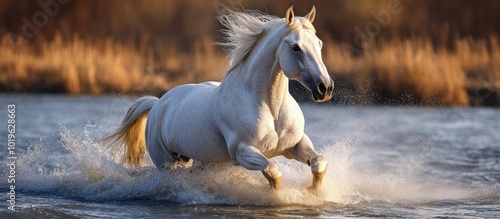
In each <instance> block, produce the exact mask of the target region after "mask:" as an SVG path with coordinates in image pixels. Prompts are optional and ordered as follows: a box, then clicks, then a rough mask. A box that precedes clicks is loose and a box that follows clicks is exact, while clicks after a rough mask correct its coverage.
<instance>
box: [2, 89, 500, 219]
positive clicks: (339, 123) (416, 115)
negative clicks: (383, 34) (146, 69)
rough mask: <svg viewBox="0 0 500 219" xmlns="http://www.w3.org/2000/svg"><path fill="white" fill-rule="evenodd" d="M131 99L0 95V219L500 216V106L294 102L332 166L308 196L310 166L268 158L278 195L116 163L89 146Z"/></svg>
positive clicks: (228, 177) (208, 169)
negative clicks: (275, 170)
mask: <svg viewBox="0 0 500 219" xmlns="http://www.w3.org/2000/svg"><path fill="white" fill-rule="evenodd" d="M136 98H137V97H128V96H61V95H32V94H30V95H23V94H19V95H7V94H0V102H1V108H0V141H1V142H2V143H1V144H0V145H1V147H0V158H1V161H2V162H1V163H2V167H1V173H2V174H1V176H2V179H1V180H0V191H1V194H2V195H0V197H1V199H2V204H1V205H0V218H94V217H104V218H139V217H140V218H157V217H162V218H165V217H167V218H220V217H226V218H261V217H269V218H315V217H317V218H332V217H333V218H338V217H364V218H365V217H397V218H400V217H410V218H422V217H425V218H430V217H456V218H495V217H497V218H498V217H500V201H499V200H500V109H499V108H423V107H383V106H382V107H381V106H338V105H328V104H313V103H304V104H301V107H302V110H303V113H304V116H305V118H306V133H307V134H308V135H309V136H310V138H311V140H312V141H313V143H314V144H315V147H316V149H317V151H319V152H321V153H322V154H323V155H325V156H326V157H327V159H328V161H329V169H328V172H327V175H326V177H325V181H324V184H323V186H322V188H321V190H320V191H319V193H318V194H312V193H310V192H309V191H307V190H306V188H307V186H308V184H309V183H310V181H311V174H310V172H309V168H308V167H307V166H306V165H303V164H300V163H298V162H296V161H292V160H287V159H285V158H274V160H275V161H276V162H277V163H278V165H279V167H280V170H281V172H282V173H283V180H282V183H283V188H282V189H281V190H279V191H271V190H270V189H269V188H268V187H269V186H268V184H267V181H266V180H265V178H264V177H263V176H262V174H260V172H257V171H248V170H246V169H243V168H242V167H234V166H232V165H231V164H217V165H206V166H204V167H203V168H196V169H176V170H170V171H160V170H157V169H156V168H155V167H154V166H153V165H152V164H151V162H150V163H149V165H148V166H146V167H143V168H139V169H128V168H125V167H123V166H122V165H120V164H117V163H115V162H114V161H113V159H112V156H111V155H110V151H109V149H107V148H104V146H102V145H101V144H100V143H99V142H98V141H97V140H98V139H99V138H101V137H102V136H104V135H105V134H107V133H109V132H110V131H111V130H113V129H114V128H116V127H117V126H118V125H119V123H120V121H121V120H122V118H123V116H124V114H125V112H126V110H127V109H128V107H129V106H130V105H132V103H133V101H134V100H135V99H136ZM10 104H13V105H15V121H11V122H15V136H14V137H15V138H16V142H15V147H14V148H10V149H11V150H9V148H8V131H9V130H11V129H12V127H10V128H7V127H8V122H9V121H8V120H7V118H8V116H9V115H10V114H12V113H9V112H8V105H10ZM11 137H12V136H11ZM9 153H11V154H10V155H9ZM13 157H15V158H13ZM13 163H14V164H13ZM12 169H14V170H13V171H14V172H13V171H12ZM12 174H14V175H12ZM12 178H14V179H15V182H9V179H12ZM11 186H15V188H14V189H11ZM13 192H14V193H15V195H14V197H13V196H11V195H9V194H7V193H13ZM11 198H15V204H14V205H15V206H13V205H12V203H9V201H10V202H12V199H11ZM9 207H10V209H9ZM12 209H14V210H15V212H13V211H12Z"/></svg>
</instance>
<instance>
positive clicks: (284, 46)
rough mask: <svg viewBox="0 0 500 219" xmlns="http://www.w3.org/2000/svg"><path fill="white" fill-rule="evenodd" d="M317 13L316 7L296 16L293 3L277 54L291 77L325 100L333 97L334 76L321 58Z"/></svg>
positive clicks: (316, 97) (317, 97)
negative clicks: (317, 32)
mask: <svg viewBox="0 0 500 219" xmlns="http://www.w3.org/2000/svg"><path fill="white" fill-rule="evenodd" d="M315 15H316V9H315V8H314V7H313V8H312V10H311V12H309V14H307V15H306V16H305V17H294V14H293V7H290V8H289V9H288V10H287V12H286V17H285V22H286V30H285V35H284V37H283V40H282V42H281V44H280V46H279V47H278V51H277V58H278V60H279V64H280V66H281V69H282V70H283V73H284V74H285V75H286V76H287V77H288V78H290V79H292V80H297V81H299V82H300V83H301V84H302V85H304V86H305V87H306V88H307V89H309V90H310V91H311V92H312V95H313V98H314V100H315V101H316V102H324V101H328V100H330V99H331V98H332V92H333V80H332V79H331V78H330V75H329V74H328V71H327V70H326V67H325V64H324V63H323V60H322V58H321V47H322V44H323V43H322V42H321V40H320V39H319V38H318V37H317V36H316V33H315V32H316V31H315V30H314V27H313V26H312V22H313V20H314V17H315Z"/></svg>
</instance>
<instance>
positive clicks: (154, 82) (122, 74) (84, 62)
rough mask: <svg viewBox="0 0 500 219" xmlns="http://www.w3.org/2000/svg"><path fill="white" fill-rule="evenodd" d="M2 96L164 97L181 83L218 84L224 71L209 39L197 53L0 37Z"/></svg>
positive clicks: (109, 42) (198, 45) (108, 43)
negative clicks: (7, 93) (158, 52)
mask: <svg viewBox="0 0 500 219" xmlns="http://www.w3.org/2000/svg"><path fill="white" fill-rule="evenodd" d="M0 47H1V48H0V57H1V59H0V91H16V92H56V93H70V94H76V93H92V94H100V93H136V94H138V93H160V92H164V91H166V90H168V89H170V88H172V87H174V86H177V85H179V84H183V83H190V82H198V81H205V80H220V79H221V77H222V75H223V73H222V72H223V70H224V69H225V67H226V64H225V58H224V56H223V55H222V54H216V52H215V51H214V49H213V48H212V46H211V45H210V46H209V43H207V40H205V41H201V42H198V43H196V46H195V53H194V54H187V53H182V52H178V51H175V50H165V51H162V57H161V58H158V59H156V60H152V59H150V58H148V54H150V53H152V51H151V50H148V49H145V50H143V51H139V50H137V49H134V47H130V46H124V45H122V44H120V43H115V42H113V41H112V40H109V39H108V40H105V41H97V42H95V43H89V42H86V41H84V40H82V39H80V38H78V37H74V38H73V40H72V41H62V40H61V37H60V36H56V37H55V40H53V41H46V42H43V43H40V44H39V47H38V48H35V47H34V46H32V45H30V44H29V42H26V41H25V40H23V39H18V40H14V39H13V38H12V37H10V36H9V35H5V36H3V37H2V42H1V45H0Z"/></svg>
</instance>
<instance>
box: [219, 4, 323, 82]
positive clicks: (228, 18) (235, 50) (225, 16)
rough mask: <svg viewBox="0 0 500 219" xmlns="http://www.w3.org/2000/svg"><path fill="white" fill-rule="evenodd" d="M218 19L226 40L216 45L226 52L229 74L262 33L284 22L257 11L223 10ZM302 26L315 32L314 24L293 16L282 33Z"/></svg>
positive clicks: (227, 72) (287, 32)
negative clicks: (292, 19)
mask: <svg viewBox="0 0 500 219" xmlns="http://www.w3.org/2000/svg"><path fill="white" fill-rule="evenodd" d="M219 21H220V22H221V23H222V25H224V26H225V27H226V28H227V29H226V30H222V31H221V32H222V33H223V34H224V35H225V37H226V42H220V43H218V45H222V46H224V48H225V50H226V51H227V53H228V59H229V68H228V70H227V71H226V74H229V73H230V72H231V70H233V69H234V68H235V67H236V66H238V65H239V64H240V63H241V62H243V60H244V58H245V56H246V55H247V54H248V53H249V52H250V51H251V50H252V48H253V47H254V45H255V44H256V42H257V41H258V40H259V39H260V38H261V36H262V35H264V34H265V33H267V32H269V31H268V30H270V29H271V28H276V27H277V26H278V25H279V24H285V20H284V19H282V18H278V17H274V16H271V15H266V14H263V13H262V12H259V11H245V12H241V11H233V10H224V11H223V12H222V13H221V14H220V15H219ZM302 27H303V28H306V29H310V30H312V31H314V32H316V30H315V29H314V26H313V25H312V24H311V22H309V21H308V20H307V19H303V18H295V19H294V21H293V22H292V23H291V24H290V25H289V26H288V28H287V29H286V31H285V33H284V34H289V33H291V32H294V31H297V30H299V29H300V28H302Z"/></svg>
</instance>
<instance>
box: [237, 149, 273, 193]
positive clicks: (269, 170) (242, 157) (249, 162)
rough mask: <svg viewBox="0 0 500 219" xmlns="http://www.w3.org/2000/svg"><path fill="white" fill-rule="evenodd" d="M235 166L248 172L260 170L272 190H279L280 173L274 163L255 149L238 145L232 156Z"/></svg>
mask: <svg viewBox="0 0 500 219" xmlns="http://www.w3.org/2000/svg"><path fill="white" fill-rule="evenodd" d="M234 159H235V160H233V162H234V161H236V162H235V164H238V165H241V166H243V167H245V168H247V169H249V170H260V171H261V172H262V174H263V175H264V176H265V177H266V179H267V181H269V185H270V186H271V188H272V189H279V188H280V182H281V172H280V171H279V169H278V165H276V163H274V162H271V161H269V160H268V159H267V158H266V157H265V156H264V155H263V154H262V153H261V152H260V151H259V150H258V149H257V148H255V147H253V146H250V145H247V144H245V143H240V144H239V145H238V148H237V149H236V154H235V156H234Z"/></svg>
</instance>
